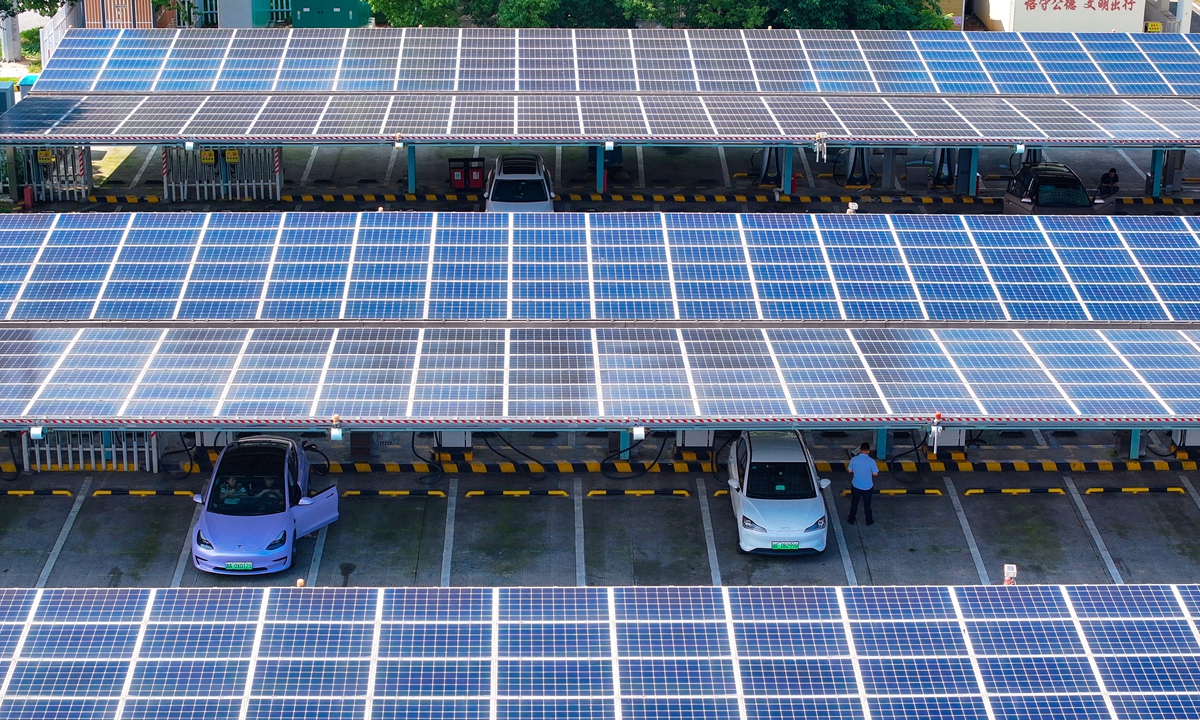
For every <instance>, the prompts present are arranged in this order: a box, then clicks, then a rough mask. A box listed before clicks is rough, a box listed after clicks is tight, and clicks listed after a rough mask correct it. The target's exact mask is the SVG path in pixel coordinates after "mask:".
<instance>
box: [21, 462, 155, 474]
mask: <svg viewBox="0 0 1200 720" xmlns="http://www.w3.org/2000/svg"><path fill="white" fill-rule="evenodd" d="M30 469H32V470H37V468H36V467H33V468H30ZM79 470H89V471H92V472H149V469H148V468H147V467H146V466H145V465H141V464H138V465H137V466H134V464H133V463H129V464H128V465H126V464H124V463H104V464H103V465H98V466H95V467H93V466H92V465H91V464H90V463H89V464H84V465H67V464H65V463H64V464H63V465H58V464H57V463H55V464H48V465H42V467H41V469H40V470H38V472H73V471H79ZM0 471H3V472H6V473H15V472H16V471H17V466H16V465H13V464H12V463H0Z"/></svg>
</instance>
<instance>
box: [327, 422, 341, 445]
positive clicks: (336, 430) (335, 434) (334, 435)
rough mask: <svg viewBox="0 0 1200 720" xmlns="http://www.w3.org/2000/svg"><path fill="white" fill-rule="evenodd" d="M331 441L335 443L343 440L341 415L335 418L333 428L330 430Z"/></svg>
mask: <svg viewBox="0 0 1200 720" xmlns="http://www.w3.org/2000/svg"><path fill="white" fill-rule="evenodd" d="M329 439H330V440H333V441H335V442H341V440H342V418H341V416H339V415H334V416H333V426H332V427H330V428H329Z"/></svg>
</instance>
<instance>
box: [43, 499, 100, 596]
mask: <svg viewBox="0 0 1200 720" xmlns="http://www.w3.org/2000/svg"><path fill="white" fill-rule="evenodd" d="M91 487H92V479H91V478H90V477H85V478H84V479H83V486H82V487H80V488H79V494H78V495H76V496H75V502H74V503H73V504H72V505H71V512H70V514H69V515H67V521H66V522H64V523H63V526H62V530H60V531H59V533H58V539H57V540H55V541H54V549H53V550H51V551H50V557H48V558H46V564H45V565H44V566H42V574H41V575H38V579H37V584H36V585H34V587H35V588H44V587H46V582H47V581H49V580H50V573H52V572H54V563H56V562H58V556H59V555H60V554H61V553H62V549H63V546H64V545H66V544H67V536H68V535H70V534H71V528H72V527H73V526H74V525H75V518H77V517H79V508H81V507H83V499H84V498H85V497H87V496H88V490H90V489H91Z"/></svg>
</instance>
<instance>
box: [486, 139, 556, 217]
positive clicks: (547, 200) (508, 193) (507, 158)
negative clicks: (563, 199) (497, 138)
mask: <svg viewBox="0 0 1200 720" xmlns="http://www.w3.org/2000/svg"><path fill="white" fill-rule="evenodd" d="M483 196H484V197H485V198H487V206H486V207H485V208H484V209H485V210H486V211H487V212H490V213H522V212H548V213H552V212H554V181H553V180H552V179H551V178H550V171H549V170H547V169H546V164H545V163H544V162H542V158H541V156H540V155H534V154H532V153H530V154H521V155H501V156H500V157H498V158H496V162H495V163H494V164H493V165H492V172H491V174H490V175H489V176H488V180H487V183H486V184H485V185H484V192H483Z"/></svg>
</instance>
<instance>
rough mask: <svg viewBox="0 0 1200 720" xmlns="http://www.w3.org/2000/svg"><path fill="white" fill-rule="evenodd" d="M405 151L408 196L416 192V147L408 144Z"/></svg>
mask: <svg viewBox="0 0 1200 720" xmlns="http://www.w3.org/2000/svg"><path fill="white" fill-rule="evenodd" d="M405 151H406V152H407V153H408V194H409V195H414V194H416V192H417V146H416V145H412V144H409V145H408V146H407V147H406V148H405Z"/></svg>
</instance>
